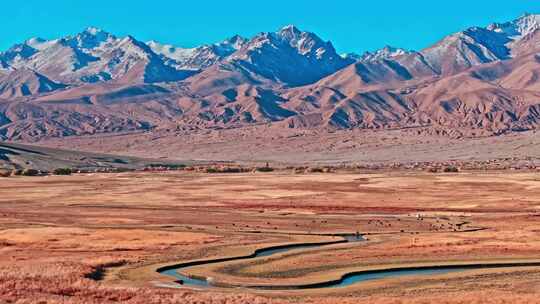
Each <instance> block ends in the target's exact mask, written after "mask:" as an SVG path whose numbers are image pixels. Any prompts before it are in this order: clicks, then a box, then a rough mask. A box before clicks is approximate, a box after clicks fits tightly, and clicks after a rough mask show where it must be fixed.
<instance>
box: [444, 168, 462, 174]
mask: <svg viewBox="0 0 540 304" xmlns="http://www.w3.org/2000/svg"><path fill="white" fill-rule="evenodd" d="M444 172H446V173H456V172H459V169H458V168H457V167H454V166H448V167H446V168H444Z"/></svg>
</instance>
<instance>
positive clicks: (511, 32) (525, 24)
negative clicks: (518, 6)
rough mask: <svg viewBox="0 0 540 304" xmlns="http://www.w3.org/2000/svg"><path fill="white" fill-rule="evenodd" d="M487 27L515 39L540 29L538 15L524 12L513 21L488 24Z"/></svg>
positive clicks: (539, 16) (539, 17)
mask: <svg viewBox="0 0 540 304" xmlns="http://www.w3.org/2000/svg"><path fill="white" fill-rule="evenodd" d="M487 29H488V30H490V31H494V32H497V33H503V34H506V35H508V36H510V37H512V38H513V39H514V40H517V39H519V38H521V37H524V36H527V35H529V34H531V33H532V32H534V31H536V30H538V29H540V15H534V14H524V15H522V16H521V17H519V18H518V19H516V20H514V21H510V22H505V23H493V24H490V25H489V26H488V27H487Z"/></svg>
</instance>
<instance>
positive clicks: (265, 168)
mask: <svg viewBox="0 0 540 304" xmlns="http://www.w3.org/2000/svg"><path fill="white" fill-rule="evenodd" d="M255 171H257V172H272V171H274V168H272V167H268V166H266V167H257V168H256V169H255Z"/></svg>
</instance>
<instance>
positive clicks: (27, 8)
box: [0, 0, 540, 53]
mask: <svg viewBox="0 0 540 304" xmlns="http://www.w3.org/2000/svg"><path fill="white" fill-rule="evenodd" d="M524 12H530V13H540V1H539V0H491V1H487V0H453V1H436V0H435V1H427V0H409V1H397V0H386V1H384V0H369V1H365V0H350V1H340V0H324V1H319V0H274V1H264V0H259V1H257V0H251V1H249V0H237V1H233V0H229V1H226V0H221V1H218V0H207V1H204V0H188V1H183V0H177V1H174V0H170V1H166V0H131V1H122V0H92V1H82V0H26V1H22V0H21V1H3V2H2V9H1V10H0V20H1V22H0V37H2V38H1V39H0V50H5V49H7V48H8V47H9V46H11V45H13V44H14V43H17V42H22V41H24V40H26V39H28V38H30V37H36V36H38V37H43V38H57V37H60V36H63V35H66V34H73V33H77V32H80V31H81V30H82V29H84V28H86V27H88V26H97V27H100V28H102V29H104V30H107V31H109V32H112V33H113V34H116V35H120V36H121V35H126V34H131V35H133V36H135V37H136V38H137V39H139V40H143V41H147V40H150V39H155V40H158V41H161V42H165V43H171V44H174V45H178V46H183V47H192V46H196V45H200V44H204V43H211V42H217V41H219V40H222V39H224V38H226V37H229V36H232V35H233V34H240V35H243V36H247V37H250V36H252V35H254V34H256V33H258V32H262V31H274V30H276V29H278V28H280V27H281V26H283V25H286V24H295V25H297V26H298V27H300V28H301V29H303V30H309V31H312V32H315V33H317V34H318V35H319V36H321V37H322V38H323V39H325V40H331V41H332V42H333V43H334V45H335V46H336V48H337V49H338V51H339V52H357V53H362V52H363V51H366V50H374V49H377V48H380V47H383V46H384V45H386V44H390V45H393V46H399V47H404V48H408V49H421V48H423V47H426V46H428V45H430V44H432V43H434V42H436V41H437V40H438V39H440V38H442V37H443V36H444V35H447V34H449V33H453V32H456V31H459V30H462V29H464V28H466V27H469V26H473V25H482V26H484V25H487V24H489V23H491V22H492V21H497V22H502V21H507V20H511V19H514V18H516V17H518V16H519V15H521V14H522V13H524Z"/></svg>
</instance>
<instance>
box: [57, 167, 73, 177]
mask: <svg viewBox="0 0 540 304" xmlns="http://www.w3.org/2000/svg"><path fill="white" fill-rule="evenodd" d="M71 173H73V171H72V170H71V169H70V168H57V169H54V171H53V174H54V175H71Z"/></svg>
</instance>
